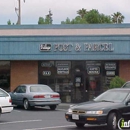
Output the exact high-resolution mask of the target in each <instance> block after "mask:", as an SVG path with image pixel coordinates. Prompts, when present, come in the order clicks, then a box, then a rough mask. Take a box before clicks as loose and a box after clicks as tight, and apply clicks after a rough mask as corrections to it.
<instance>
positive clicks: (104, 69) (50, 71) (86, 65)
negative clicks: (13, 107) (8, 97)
mask: <svg viewBox="0 0 130 130" xmlns="http://www.w3.org/2000/svg"><path fill="white" fill-rule="evenodd" d="M129 72H130V24H117V25H116V24H106V25H105V24H101V25H99V24H98V25H96V24H95V25H89V24H88V25H44V26H39V25H21V26H16V25H15V26H0V77H1V79H0V87H2V88H4V89H5V90H8V91H12V90H14V89H15V87H16V86H17V85H19V84H26V83H39V84H47V85H49V86H50V87H51V88H52V89H53V90H54V91H56V92H59V93H60V95H61V100H62V102H83V101H87V100H90V99H92V98H94V97H95V96H97V95H99V94H100V93H101V92H103V91H105V90H106V89H108V87H109V84H110V81H111V79H112V78H113V77H115V76H120V77H122V78H124V79H125V80H126V81H128V80H130V78H129Z"/></svg>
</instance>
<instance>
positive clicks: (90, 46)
mask: <svg viewBox="0 0 130 130" xmlns="http://www.w3.org/2000/svg"><path fill="white" fill-rule="evenodd" d="M84 51H114V47H113V44H112V43H99V44H97V43H85V44H84Z"/></svg>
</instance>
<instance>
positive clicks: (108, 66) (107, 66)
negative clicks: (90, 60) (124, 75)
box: [105, 62, 116, 70]
mask: <svg viewBox="0 0 130 130" xmlns="http://www.w3.org/2000/svg"><path fill="white" fill-rule="evenodd" d="M105 70H116V63H115V62H107V63H105Z"/></svg>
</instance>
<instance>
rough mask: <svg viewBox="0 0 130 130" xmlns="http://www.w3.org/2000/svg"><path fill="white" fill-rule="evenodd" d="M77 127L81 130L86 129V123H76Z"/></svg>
mask: <svg viewBox="0 0 130 130" xmlns="http://www.w3.org/2000/svg"><path fill="white" fill-rule="evenodd" d="M75 124H76V126H77V127H79V128H81V127H84V125H85V124H84V123H75Z"/></svg>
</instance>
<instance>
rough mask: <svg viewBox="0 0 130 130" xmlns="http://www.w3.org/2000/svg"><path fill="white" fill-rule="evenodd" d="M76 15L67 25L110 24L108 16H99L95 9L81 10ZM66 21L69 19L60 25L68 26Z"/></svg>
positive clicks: (110, 20)
mask: <svg viewBox="0 0 130 130" xmlns="http://www.w3.org/2000/svg"><path fill="white" fill-rule="evenodd" d="M77 14H79V16H76V17H75V18H74V19H72V21H69V24H96V23H112V19H111V16H110V15H105V14H100V13H99V12H98V10H96V9H92V10H90V11H86V9H84V8H82V9H81V10H78V11H77ZM68 19H69V18H67V19H66V21H62V22H61V24H68ZM69 20H70V19H69Z"/></svg>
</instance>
